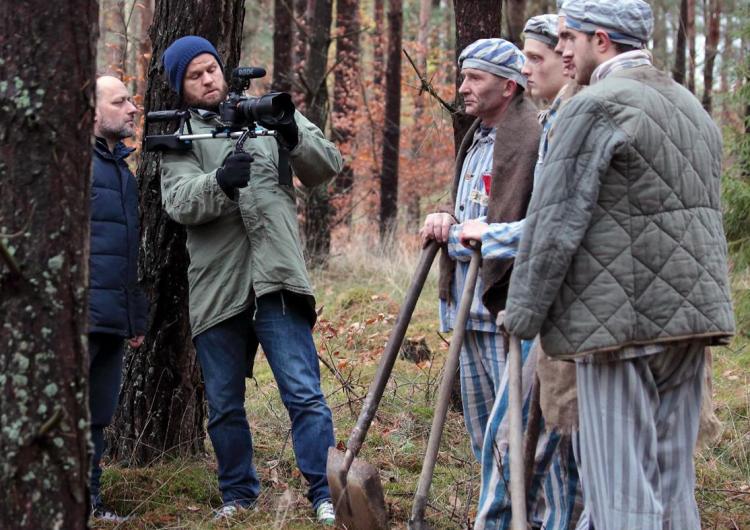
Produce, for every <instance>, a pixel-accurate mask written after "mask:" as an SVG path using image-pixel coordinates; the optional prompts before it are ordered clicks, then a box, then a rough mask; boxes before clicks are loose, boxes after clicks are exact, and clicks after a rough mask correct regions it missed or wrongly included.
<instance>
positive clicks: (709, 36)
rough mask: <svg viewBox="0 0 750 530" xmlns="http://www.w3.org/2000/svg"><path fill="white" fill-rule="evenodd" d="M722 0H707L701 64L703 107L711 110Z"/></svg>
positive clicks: (708, 110) (707, 110)
mask: <svg viewBox="0 0 750 530" xmlns="http://www.w3.org/2000/svg"><path fill="white" fill-rule="evenodd" d="M721 10H722V0H708V11H707V13H706V14H707V17H706V18H707V20H706V61H705V63H704V65H703V108H704V109H706V112H708V113H709V114H711V112H712V110H713V108H712V107H713V91H714V63H715V62H716V53H717V50H718V47H719V39H720V38H721V28H720V23H721Z"/></svg>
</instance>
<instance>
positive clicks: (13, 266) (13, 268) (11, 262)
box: [0, 241, 21, 276]
mask: <svg viewBox="0 0 750 530" xmlns="http://www.w3.org/2000/svg"><path fill="white" fill-rule="evenodd" d="M0 257H2V258H3V261H4V262H5V263H6V264H7V265H8V268H9V269H10V272H11V273H12V274H13V275H14V276H20V275H21V268H20V267H19V266H18V262H17V261H16V258H14V257H13V254H11V253H10V251H9V250H8V249H7V248H6V247H5V243H3V242H2V241H0Z"/></svg>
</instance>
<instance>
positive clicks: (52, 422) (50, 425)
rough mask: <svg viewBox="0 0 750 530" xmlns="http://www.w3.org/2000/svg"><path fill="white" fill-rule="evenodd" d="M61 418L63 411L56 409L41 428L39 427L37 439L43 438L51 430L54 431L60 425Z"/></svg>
mask: <svg viewBox="0 0 750 530" xmlns="http://www.w3.org/2000/svg"><path fill="white" fill-rule="evenodd" d="M62 417H63V411H62V409H57V410H55V412H54V413H53V414H52V416H50V418H49V419H48V420H47V421H45V422H44V423H43V424H42V426H41V427H39V432H38V433H37V435H36V437H37V438H44V436H46V434H47V433H48V432H50V431H51V430H52V429H54V428H55V427H56V426H57V424H58V423H60V420H62Z"/></svg>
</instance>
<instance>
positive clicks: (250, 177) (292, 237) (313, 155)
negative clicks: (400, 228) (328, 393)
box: [161, 36, 341, 524]
mask: <svg viewBox="0 0 750 530" xmlns="http://www.w3.org/2000/svg"><path fill="white" fill-rule="evenodd" d="M162 61H163V64H164V68H165V69H166V73H167V76H168V77H169V82H170V84H171V86H172V88H173V89H174V90H175V91H176V92H177V94H179V95H180V96H182V98H183V99H184V102H185V103H186V104H187V106H188V107H190V114H191V115H190V118H191V124H192V127H193V131H194V132H195V133H196V134H200V133H207V132H211V131H212V130H215V129H223V127H222V126H221V124H220V123H219V122H218V121H217V114H216V112H217V110H218V108H219V103H221V102H222V101H223V100H224V99H226V97H227V94H228V87H227V83H226V81H225V79H224V64H223V62H222V60H221V57H219V54H218V52H217V51H216V49H215V48H214V47H213V45H211V43H209V42H208V41H206V40H205V39H202V38H200V37H194V36H191V37H183V38H181V39H178V40H176V41H175V42H174V43H172V45H171V46H170V47H169V48H168V49H167V50H166V51H165V52H164V56H163V58H162ZM278 133H279V135H280V136H281V137H282V138H283V140H284V141H285V143H286V144H287V146H288V148H289V150H290V155H289V158H290V161H291V166H292V168H293V169H294V172H295V174H296V175H298V176H299V178H300V180H301V181H302V182H303V183H304V184H305V185H306V186H308V187H312V186H316V185H319V184H323V183H324V182H326V181H328V180H329V179H331V178H332V177H334V176H335V175H336V174H337V173H338V172H339V171H340V170H341V154H340V153H339V151H338V150H337V149H336V148H335V147H334V146H333V144H331V143H330V142H329V141H327V140H326V139H325V138H324V136H323V133H322V132H321V131H320V129H318V128H317V127H316V126H315V125H313V124H312V123H311V122H309V121H308V120H307V119H306V118H305V117H304V116H302V114H300V113H299V112H296V113H295V120H293V121H292V122H291V124H289V125H286V126H283V127H280V128H278ZM234 144H235V140H208V141H202V142H194V143H193V144H192V149H191V150H190V151H183V152H167V153H165V154H164V157H163V159H162V180H161V185H162V198H163V201H164V207H165V209H166V211H167V214H168V215H169V216H170V217H171V218H172V219H174V220H175V221H177V222H178V223H181V224H183V225H186V226H187V248H188V252H189V253H190V267H189V270H188V279H189V282H190V324H191V327H192V333H193V343H194V345H195V349H196V353H197V355H198V360H199V361H200V364H201V368H202V370H203V377H204V380H205V383H206V395H207V399H208V406H209V422H208V433H209V435H210V436H211V441H212V443H213V446H214V450H215V451H216V457H217V460H218V467H219V469H218V475H219V488H220V489H221V493H222V499H223V502H224V504H223V506H222V507H221V508H220V509H219V511H218V513H217V516H216V517H217V519H219V518H231V517H233V516H235V515H236V514H237V513H238V512H239V511H240V510H242V509H246V508H248V507H250V506H252V505H253V504H254V503H255V501H256V499H257V498H258V494H259V493H260V483H259V481H258V476H257V474H256V472H255V468H254V466H253V463H252V454H253V446H252V438H251V434H250V429H249V426H248V422H247V416H246V413H245V408H244V402H245V374H246V370H248V371H250V370H252V360H253V356H254V353H255V350H256V348H257V345H258V343H260V345H261V346H262V347H263V351H264V352H265V354H266V357H267V359H268V363H269V365H270V366H271V370H272V371H273V374H274V377H275V379H276V383H277V384H278V387H279V392H280V394H281V399H282V401H283V403H284V406H285V407H286V408H287V411H288V412H289V417H290V419H291V423H292V441H293V446H294V453H295V456H296V459H297V466H298V467H299V470H300V471H301V473H302V474H303V475H304V476H305V478H306V479H307V481H308V483H309V485H310V489H309V491H308V493H307V498H308V499H309V500H310V502H311V503H312V505H313V508H314V510H315V512H316V517H317V520H318V522H320V523H323V524H334V513H333V506H332V504H331V493H330V490H329V488H328V480H327V477H326V461H327V455H328V448H329V447H330V446H332V445H334V437H333V421H332V416H331V411H330V409H329V408H328V406H327V404H326V401H325V397H324V396H323V392H322V391H321V388H320V369H319V366H318V356H317V351H316V348H315V343H314V342H313V338H312V332H311V327H312V326H313V324H314V323H315V318H316V315H315V299H314V298H313V292H312V288H311V286H310V281H309V279H308V276H307V271H306V269H305V261H304V258H303V256H302V249H301V245H300V240H299V233H298V231H299V227H298V224H297V209H296V204H295V193H294V187H293V186H291V185H281V184H280V183H279V169H278V166H279V153H278V145H277V141H276V140H275V139H273V138H271V137H260V138H257V139H251V140H249V141H248V142H246V143H245V149H246V150H247V153H242V154H233V150H234Z"/></svg>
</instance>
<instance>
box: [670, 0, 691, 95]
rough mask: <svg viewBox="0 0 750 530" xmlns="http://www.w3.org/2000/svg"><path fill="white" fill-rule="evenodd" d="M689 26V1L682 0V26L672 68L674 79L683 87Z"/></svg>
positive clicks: (678, 34) (678, 31)
mask: <svg viewBox="0 0 750 530" xmlns="http://www.w3.org/2000/svg"><path fill="white" fill-rule="evenodd" d="M687 24H688V0H681V1H680V24H679V26H678V28H677V45H676V47H675V59H674V67H673V68H672V78H673V79H674V80H675V81H677V82H678V83H680V84H681V85H684V84H685V47H686V44H687Z"/></svg>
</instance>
